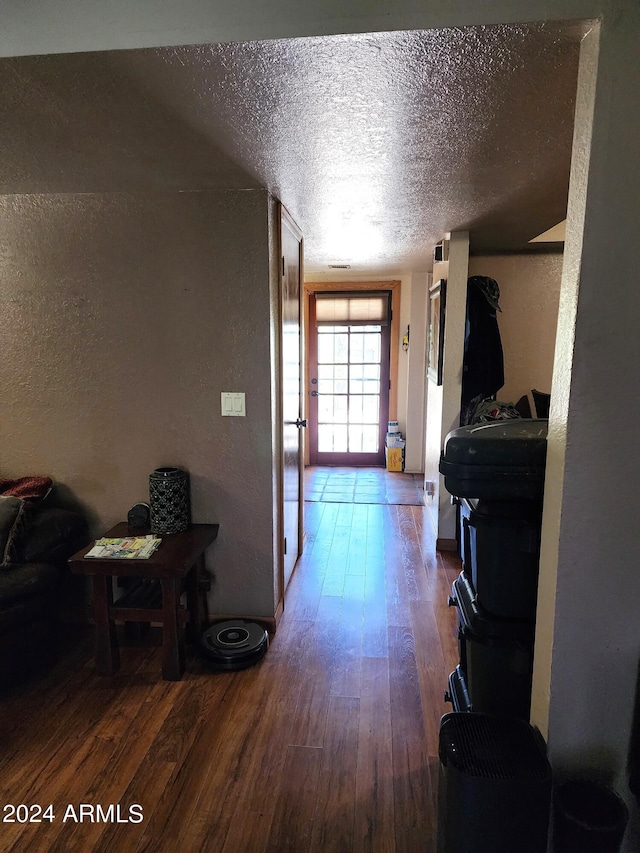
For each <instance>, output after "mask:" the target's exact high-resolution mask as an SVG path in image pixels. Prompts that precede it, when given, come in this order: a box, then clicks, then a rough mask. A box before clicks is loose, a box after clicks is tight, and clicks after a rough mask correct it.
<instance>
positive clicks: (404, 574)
mask: <svg viewBox="0 0 640 853" xmlns="http://www.w3.org/2000/svg"><path fill="white" fill-rule="evenodd" d="M423 513H424V510H423V508H422V507H417V506H388V505H367V504H347V503H339V504H332V503H321V502H318V503H307V504H306V529H307V532H308V538H307V543H306V548H305V553H304V555H303V557H302V558H301V560H300V563H299V565H298V567H297V570H296V572H295V574H294V576H293V579H292V581H291V584H290V587H289V591H288V596H287V604H286V610H285V614H284V616H283V618H282V620H281V623H280V627H279V630H278V632H277V634H276V636H275V637H274V638H273V641H272V644H271V648H270V650H269V652H268V654H267V656H266V657H265V658H264V659H263V660H262V661H261V662H260V663H259V664H258V665H256V666H254V667H252V668H250V669H247V670H245V671H243V672H238V673H223V674H214V673H212V672H209V671H207V670H206V669H205V668H204V667H203V665H202V664H201V663H200V661H199V660H198V659H197V658H196V657H195V656H194V655H193V653H191V654H190V657H189V659H188V662H187V673H186V675H185V677H184V678H183V680H182V681H180V682H175V683H171V682H165V681H162V680H161V678H160V667H161V660H160V658H161V656H160V648H159V647H157V646H153V645H151V646H149V645H148V644H147V645H140V646H135V647H128V648H126V649H124V650H123V652H122V668H121V670H120V671H119V673H117V674H116V675H115V676H113V677H100V676H98V675H96V674H94V671H93V660H92V644H91V643H92V638H91V636H90V635H89V636H87V631H86V630H84V631H83V634H82V636H79V637H78V638H77V641H76V643H75V648H73V649H72V650H71V651H70V652H69V653H68V654H67V655H66V656H65V657H64V659H63V660H61V661H60V663H59V664H58V665H57V666H56V667H55V669H54V670H52V671H50V672H49V673H47V675H45V676H43V677H41V678H39V679H36V680H32V681H31V682H29V683H28V684H27V685H25V686H23V687H21V688H19V689H15V690H14V691H12V692H11V693H9V694H7V695H5V696H3V697H2V698H1V699H0V749H1V757H0V764H1V771H0V787H1V788H2V804H1V805H2V806H3V807H4V812H3V814H2V817H3V819H4V820H5V821H6V819H7V817H10V816H11V811H10V810H7V808H6V805H10V804H13V805H15V806H17V805H19V804H21V805H23V806H25V805H26V806H38V805H39V806H41V807H42V809H43V810H45V809H46V808H47V807H48V806H49V805H50V804H51V805H52V806H53V809H52V812H53V813H54V817H53V819H52V820H48V819H44V820H42V822H40V823H32V822H18V821H16V822H13V823H7V822H3V823H2V824H1V826H0V848H1V849H2V850H3V851H5V853H7V851H14V853H15V852H19V853H21V851H29V853H37V851H64V853H76V851H79V853H84V851H109V853H114V851H117V853H128V851H132V853H133V851H149V853H158V851H171V853H175V851H181V853H191V851H215V852H216V853H267V851H269V853H276V852H277V853H284V852H285V851H292V853H305V851H322V853H329V851H336V853H349V851H385V853H393V851H397V853H400V852H401V851H402V853H418V851H420V853H432V851H435V809H436V798H437V777H438V755H437V751H438V724H439V720H440V717H441V715H442V714H443V713H446V712H447V711H448V710H451V707H450V706H448V705H445V704H444V702H443V692H444V690H445V688H446V684H447V676H448V673H449V672H450V671H451V670H452V669H453V668H454V666H455V664H456V662H457V649H456V641H455V636H454V632H455V620H456V617H455V613H454V611H453V610H452V609H450V608H448V607H447V595H448V594H449V592H450V588H451V583H452V581H453V580H454V578H455V577H456V576H457V573H458V571H459V565H458V561H457V558H455V557H454V556H452V555H445V554H436V552H435V545H434V538H433V535H432V532H431V530H430V529H429V527H428V525H427V520H426V519H425V517H424V514H423ZM89 631H90V629H89ZM111 804H113V806H114V809H113V810H112V811H111V812H109V811H108V807H109V806H110V805H111ZM81 805H84V807H85V808H84V810H83V811H82V812H81V810H80V807H81ZM98 805H100V806H101V809H102V814H98V818H100V820H99V821H98V822H96V807H97V806H98ZM134 805H137V806H139V809H136V808H133V806H134ZM116 806H119V811H118V810H117V809H116V808H115V807H116ZM69 807H71V810H70V808H69ZM140 811H141V812H142V820H139V815H140ZM46 814H47V813H46V812H45V814H44V815H39V817H40V818H43V817H45V815H46ZM81 815H82V820H80V817H81ZM15 816H19V817H20V818H24V816H25V811H24V809H20V810H18V811H17V812H16V814H15V815H14V817H15ZM31 816H38V815H37V813H36V810H35V809H34V810H32V812H31ZM49 816H51V812H49ZM65 816H66V820H65ZM92 817H93V820H92ZM103 817H106V818H107V820H106V822H105V821H104V820H103ZM136 821H139V822H136Z"/></svg>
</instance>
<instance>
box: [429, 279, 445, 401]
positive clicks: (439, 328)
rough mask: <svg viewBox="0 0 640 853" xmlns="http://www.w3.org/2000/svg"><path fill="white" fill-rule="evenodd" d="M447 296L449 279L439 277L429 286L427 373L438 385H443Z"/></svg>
mask: <svg viewBox="0 0 640 853" xmlns="http://www.w3.org/2000/svg"><path fill="white" fill-rule="evenodd" d="M446 297H447V280H446V279H444V278H441V279H438V281H436V282H434V283H433V284H432V286H431V287H430V288H429V346H428V349H427V375H428V376H429V379H431V380H432V381H433V382H435V383H436V385H442V367H443V363H444V318H445V305H446Z"/></svg>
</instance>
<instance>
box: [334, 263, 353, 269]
mask: <svg viewBox="0 0 640 853" xmlns="http://www.w3.org/2000/svg"><path fill="white" fill-rule="evenodd" d="M329 269H330V270H350V269H351V264H329Z"/></svg>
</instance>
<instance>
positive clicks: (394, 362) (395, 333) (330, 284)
mask: <svg viewBox="0 0 640 853" xmlns="http://www.w3.org/2000/svg"><path fill="white" fill-rule="evenodd" d="M400 285H401V282H400V281H399V280H393V281H305V283H304V323H303V329H304V331H303V338H304V368H303V371H302V375H303V381H304V387H303V397H302V399H303V403H304V414H303V417H305V418H307V419H308V418H309V397H308V394H306V393H305V392H304V388H306V386H307V381H308V373H309V340H310V338H311V335H310V333H309V298H310V295H311V294H312V293H322V292H327V291H342V292H344V293H348V292H349V291H352V292H358V291H375V290H388V291H389V292H390V293H391V341H390V347H391V352H390V355H389V382H390V386H391V387H390V388H389V420H391V421H395V420H397V419H398V349H399V346H400ZM304 462H305V465H308V464H309V435H308V432H306V431H305V435H304Z"/></svg>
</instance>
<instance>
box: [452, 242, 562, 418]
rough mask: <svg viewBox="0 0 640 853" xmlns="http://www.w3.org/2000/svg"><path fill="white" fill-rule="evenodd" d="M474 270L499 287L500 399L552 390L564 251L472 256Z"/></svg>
mask: <svg viewBox="0 0 640 853" xmlns="http://www.w3.org/2000/svg"><path fill="white" fill-rule="evenodd" d="M469 275H488V276H490V277H491V278H494V279H495V280H496V281H497V282H498V285H499V287H500V307H501V308H502V312H501V313H500V312H499V313H498V326H499V327H500V338H501V340H502V349H503V351H504V386H503V387H502V389H501V390H500V391H498V394H497V396H498V399H499V400H504V401H506V402H512V403H515V402H516V401H517V400H518V399H519V398H520V397H521V396H522V395H523V394H526V393H527V391H530V390H531V389H532V388H535V389H537V390H538V391H544V392H545V393H546V394H548V393H550V392H551V379H552V376H553V357H554V352H555V344H556V327H557V323H558V303H559V301H560V281H561V278H562V255H561V254H548V255H546V254H545V255H543V254H540V255H500V256H498V255H490V256H487V257H482V256H477V257H472V258H470V259H469Z"/></svg>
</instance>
